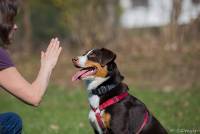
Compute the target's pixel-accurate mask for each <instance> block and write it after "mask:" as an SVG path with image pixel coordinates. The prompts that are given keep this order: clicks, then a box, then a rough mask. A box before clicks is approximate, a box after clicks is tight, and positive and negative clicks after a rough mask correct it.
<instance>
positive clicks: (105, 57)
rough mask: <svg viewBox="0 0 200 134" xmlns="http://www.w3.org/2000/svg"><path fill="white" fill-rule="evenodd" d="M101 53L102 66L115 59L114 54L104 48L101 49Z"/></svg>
mask: <svg viewBox="0 0 200 134" xmlns="http://www.w3.org/2000/svg"><path fill="white" fill-rule="evenodd" d="M101 53H102V57H101V62H100V63H101V65H102V66H105V65H107V64H108V63H110V62H112V61H114V60H115V59H116V54H115V53H113V52H112V51H110V50H108V49H106V48H101Z"/></svg>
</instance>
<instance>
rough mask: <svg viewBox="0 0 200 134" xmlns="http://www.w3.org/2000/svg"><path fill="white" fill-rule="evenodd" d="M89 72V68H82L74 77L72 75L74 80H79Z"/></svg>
mask: <svg viewBox="0 0 200 134" xmlns="http://www.w3.org/2000/svg"><path fill="white" fill-rule="evenodd" d="M86 72H87V70H80V71H78V72H77V73H76V74H75V75H74V76H73V77H72V81H76V80H78V79H79V78H80V77H81V76H82V75H83V74H85V73H86Z"/></svg>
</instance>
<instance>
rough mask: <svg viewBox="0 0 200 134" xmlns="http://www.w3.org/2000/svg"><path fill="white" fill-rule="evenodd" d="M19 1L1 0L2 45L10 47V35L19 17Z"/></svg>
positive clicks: (0, 27)
mask: <svg viewBox="0 0 200 134" xmlns="http://www.w3.org/2000/svg"><path fill="white" fill-rule="evenodd" d="M17 9H18V0H0V38H1V42H2V43H0V45H1V46H3V47H6V46H7V45H9V44H10V43H11V42H10V39H9V33H10V31H11V30H12V28H13V26H14V18H15V16H16V15H17Z"/></svg>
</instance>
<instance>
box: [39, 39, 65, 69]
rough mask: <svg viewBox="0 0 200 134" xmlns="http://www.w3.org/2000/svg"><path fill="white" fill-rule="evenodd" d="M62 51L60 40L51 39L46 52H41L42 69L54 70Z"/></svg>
mask: <svg viewBox="0 0 200 134" xmlns="http://www.w3.org/2000/svg"><path fill="white" fill-rule="evenodd" d="M61 50H62V47H60V41H59V40H58V38H53V39H51V42H50V43H49V46H48V48H47V50H46V52H44V51H42V52H41V67H44V68H45V69H50V70H52V69H53V68H54V67H55V65H56V63H57V61H58V57H59V55H60V52H61Z"/></svg>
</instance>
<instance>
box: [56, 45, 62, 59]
mask: <svg viewBox="0 0 200 134" xmlns="http://www.w3.org/2000/svg"><path fill="white" fill-rule="evenodd" d="M61 51H62V47H59V49H58V51H57V57H59V55H60V53H61Z"/></svg>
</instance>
